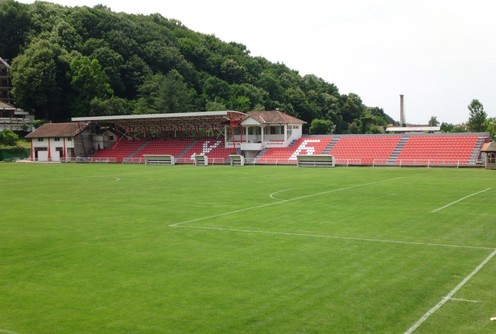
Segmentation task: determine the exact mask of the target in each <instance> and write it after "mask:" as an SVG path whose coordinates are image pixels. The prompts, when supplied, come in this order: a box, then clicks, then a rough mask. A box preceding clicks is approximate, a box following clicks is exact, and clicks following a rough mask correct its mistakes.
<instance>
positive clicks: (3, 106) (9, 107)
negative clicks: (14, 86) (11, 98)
mask: <svg viewBox="0 0 496 334" xmlns="http://www.w3.org/2000/svg"><path fill="white" fill-rule="evenodd" d="M0 109H5V110H16V107H14V106H13V105H11V104H8V103H5V102H2V101H0Z"/></svg>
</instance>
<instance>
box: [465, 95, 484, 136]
mask: <svg viewBox="0 0 496 334" xmlns="http://www.w3.org/2000/svg"><path fill="white" fill-rule="evenodd" d="M467 108H468V110H469V111H470V116H469V118H468V123H467V128H468V130H469V131H472V132H483V131H485V130H486V127H485V126H484V122H485V121H486V118H487V114H486V112H485V111H484V106H483V105H482V103H480V102H479V100H477V99H473V100H472V102H470V104H469V105H468V107H467Z"/></svg>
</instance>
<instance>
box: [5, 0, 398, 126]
mask: <svg viewBox="0 0 496 334" xmlns="http://www.w3.org/2000/svg"><path fill="white" fill-rule="evenodd" d="M0 41H1V43H0V57H2V58H4V59H8V61H9V63H10V64H11V67H12V82H13V87H14V88H13V94H14V97H15V101H16V106H18V107H21V108H24V109H26V110H30V111H33V112H34V113H35V116H36V118H37V119H44V120H50V121H66V120H70V118H71V117H75V116H103V115H115V114H136V113H170V112H195V111H204V110H211V111H212V110H238V111H243V112H246V111H251V110H274V109H280V110H281V111H284V112H286V113H288V114H291V115H293V116H296V117H298V118H301V119H303V120H304V121H306V122H307V123H308V125H307V129H308V128H310V131H311V132H312V133H330V132H334V133H375V132H382V131H383V128H384V126H386V125H387V124H388V123H394V120H393V119H392V118H391V117H389V116H388V115H386V114H385V113H384V111H383V110H382V109H381V108H378V107H368V106H365V105H364V104H363V102H362V100H361V99H360V97H359V96H358V95H357V94H353V93H348V94H341V93H340V92H339V90H338V88H337V87H336V86H335V85H334V84H332V83H329V82H326V81H325V80H323V79H321V78H319V77H318V76H316V75H303V76H302V75H300V74H299V73H298V71H296V70H293V69H290V68H288V67H287V66H286V65H284V64H282V63H272V62H270V61H268V60H267V59H265V58H263V57H253V56H251V55H250V51H249V50H248V49H247V48H246V46H245V45H242V44H239V43H234V42H230V43H227V42H224V41H222V40H220V39H219V38H217V37H216V36H213V35H207V34H203V33H201V32H195V31H192V30H190V29H188V28H187V27H186V26H184V25H183V24H182V23H181V22H180V21H178V20H175V19H169V18H165V17H163V16H162V15H159V14H152V15H132V14H126V13H115V12H113V11H112V10H111V9H110V8H107V7H105V6H95V7H93V8H89V7H64V6H60V5H56V4H51V3H48V2H42V1H37V2H35V3H33V4H29V5H28V4H22V3H19V2H16V1H14V0H0ZM308 61H311V59H309V60H308ZM357 80H358V78H357Z"/></svg>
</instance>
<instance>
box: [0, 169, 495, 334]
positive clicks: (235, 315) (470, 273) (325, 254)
mask: <svg viewBox="0 0 496 334" xmlns="http://www.w3.org/2000/svg"><path fill="white" fill-rule="evenodd" d="M0 187H1V188H0V189H1V194H2V198H1V212H0V333H2V334H4V333H7V334H14V333H16V334H28V333H33V334H44V333H46V334H53V333H116V334H117V333H118V334H122V333H146V334H148V333H216V334H217V333H411V332H415V333H494V332H496V321H490V318H491V317H494V316H496V300H495V298H494V296H496V284H495V279H494V278H495V277H496V255H495V252H496V208H495V203H496V172H495V171H487V170H482V169H476V170H475V169H432V168H430V169H429V168H418V169H406V168H334V169H312V168H297V167H270V166H266V167H242V168H233V167H227V166H225V167H224V166H222V167H221V166H209V167H193V166H173V167H149V166H143V165H141V166H135V165H78V164H45V165H33V164H14V163H4V164H0Z"/></svg>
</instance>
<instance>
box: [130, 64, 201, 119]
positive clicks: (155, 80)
mask: <svg viewBox="0 0 496 334" xmlns="http://www.w3.org/2000/svg"><path fill="white" fill-rule="evenodd" d="M139 91H140V96H141V97H140V99H139V101H138V107H139V111H140V112H141V113H149V112H151V113H179V112H193V111H195V110H194V105H193V98H192V95H193V94H192V92H191V90H190V89H188V86H187V85H186V83H185V82H184V79H183V77H182V76H181V74H180V73H179V72H178V71H176V70H172V71H170V72H169V73H168V74H167V75H163V74H155V75H153V76H151V77H149V78H148V79H147V80H146V81H145V83H144V84H143V85H142V86H141V87H140V90H139Z"/></svg>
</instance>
